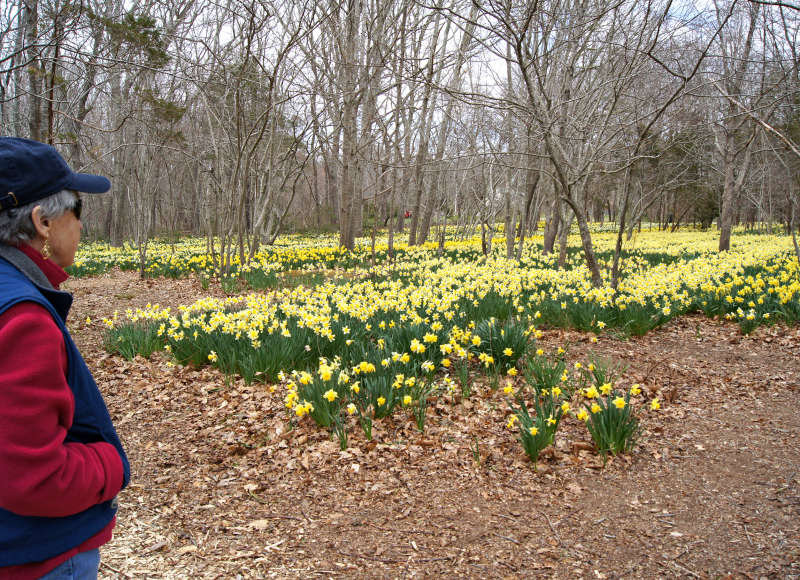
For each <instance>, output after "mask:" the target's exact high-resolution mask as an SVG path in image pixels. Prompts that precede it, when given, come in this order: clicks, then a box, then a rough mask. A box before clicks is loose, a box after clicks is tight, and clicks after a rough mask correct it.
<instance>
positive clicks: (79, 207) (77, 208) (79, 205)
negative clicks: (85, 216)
mask: <svg viewBox="0 0 800 580" xmlns="http://www.w3.org/2000/svg"><path fill="white" fill-rule="evenodd" d="M70 209H71V210H72V213H74V214H75V219H78V220H79V219H81V212H82V211H83V200H82V199H81V198H80V197H77V198H75V205H73V206H72V208H70Z"/></svg>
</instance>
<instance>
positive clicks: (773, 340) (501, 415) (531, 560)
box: [65, 272, 800, 579]
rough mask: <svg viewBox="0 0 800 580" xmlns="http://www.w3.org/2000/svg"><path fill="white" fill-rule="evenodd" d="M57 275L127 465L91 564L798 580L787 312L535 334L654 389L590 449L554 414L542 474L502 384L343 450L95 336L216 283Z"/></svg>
mask: <svg viewBox="0 0 800 580" xmlns="http://www.w3.org/2000/svg"><path fill="white" fill-rule="evenodd" d="M65 289H67V290H70V291H71V292H73V293H74V294H75V304H74V306H73V311H72V313H71V314H70V328H71V330H72V332H73V336H74V337H75V339H76V342H77V343H78V345H79V347H80V348H81V350H82V352H83V354H84V356H85V358H86V360H87V362H88V364H89V367H90V368H91V369H92V371H93V373H94V375H95V378H96V379H97V382H98V384H99V385H100V388H101V390H102V391H103V393H104V396H105V397H106V401H107V403H108V406H109V408H110V410H111V414H112V417H113V418H114V421H115V423H116V425H117V428H118V431H119V433H120V436H121V438H122V440H123V442H124V444H125V445H126V448H127V451H128V454H129V456H130V460H131V465H132V471H133V479H132V482H131V485H130V486H129V487H128V488H127V489H126V490H125V491H124V492H123V493H122V494H121V495H120V506H121V507H120V511H119V515H118V524H117V528H116V530H115V536H114V539H113V540H112V542H111V543H110V544H108V545H107V546H106V547H105V548H104V549H103V563H102V565H101V569H100V572H101V577H103V578H137V579H139V578H237V577H241V578H316V577H329V578H407V577H448V578H457V577H467V578H539V577H542V578H587V579H588V578H622V577H626V578H671V577H690V578H751V579H752V578H759V579H760V578H800V438H798V434H800V329H798V328H796V327H795V328H786V327H781V326H773V327H769V328H761V329H758V330H757V331H756V332H754V333H753V334H752V335H750V336H742V335H741V334H740V332H739V329H738V327H737V326H736V325H734V324H731V323H726V322H720V321H715V320H709V319H707V318H704V317H702V316H688V317H682V318H680V319H676V320H673V321H671V322H670V323H668V324H667V325H665V326H663V327H661V328H660V329H657V330H655V331H653V332H651V333H650V334H648V335H647V336H645V337H641V338H624V337H613V336H611V335H603V336H601V337H600V340H599V342H598V343H597V344H591V343H590V342H589V340H588V339H589V337H588V336H587V335H585V334H582V333H578V332H571V331H563V330H550V331H545V332H544V337H543V338H542V339H541V340H540V345H544V346H543V348H545V349H548V348H550V349H554V348H556V347H557V346H565V345H568V357H569V360H570V362H572V361H575V360H581V361H584V362H585V361H586V360H587V354H588V352H589V351H593V352H595V353H596V354H598V355H600V356H603V357H605V358H607V359H612V360H615V361H619V362H620V363H622V364H624V365H626V366H627V370H626V372H625V380H626V381H629V382H640V383H642V384H643V385H644V386H645V388H648V389H649V390H650V391H651V392H653V393H655V392H658V393H659V394H660V396H661V399H662V401H663V403H662V405H663V406H662V409H661V410H660V411H659V412H658V413H647V414H646V416H645V417H644V419H643V433H642V436H641V438H640V440H639V444H638V446H637V447H636V449H635V450H634V451H633V452H632V453H631V454H630V455H628V456H620V457H616V458H613V459H612V460H610V461H609V462H608V463H607V464H606V465H605V466H603V464H602V461H601V460H600V458H599V457H598V456H597V455H595V454H594V453H593V452H591V451H589V450H587V448H588V447H590V446H589V445H588V441H589V439H588V433H587V432H586V430H585V428H582V427H581V426H580V425H578V424H577V421H575V420H571V421H567V422H565V423H563V424H562V428H561V429H560V430H559V432H558V435H557V441H556V445H555V448H554V449H552V452H551V453H548V454H546V455H545V457H544V458H541V459H540V461H539V469H538V471H537V472H535V471H534V470H533V465H532V463H531V462H530V461H529V460H528V459H527V457H526V456H525V454H524V453H523V451H522V448H521V445H520V444H519V442H518V441H517V440H516V438H515V435H514V433H512V432H511V431H509V430H507V429H506V428H505V423H506V418H507V416H508V408H507V406H506V403H505V398H504V395H503V393H502V389H499V390H497V391H492V390H490V389H489V388H488V387H487V386H486V385H482V384H480V383H479V384H476V385H475V391H474V394H473V395H472V397H470V398H469V399H467V400H463V401H459V402H456V403H452V402H449V401H442V402H440V403H437V404H436V406H435V407H433V408H431V409H430V411H429V416H428V420H427V424H426V428H425V431H424V433H422V434H420V433H419V432H418V431H417V430H416V428H415V425H414V422H413V420H411V419H410V418H409V417H407V416H406V415H404V414H403V413H398V414H395V415H396V416H393V417H392V418H390V419H387V420H382V421H379V422H378V423H377V424H376V426H375V430H374V440H373V441H366V440H365V439H364V437H363V434H361V432H360V430H358V429H353V430H352V431H351V437H350V447H349V449H348V450H347V451H339V447H338V443H337V442H334V441H332V440H331V439H330V437H329V436H328V434H327V433H326V432H325V431H323V430H321V429H318V428H316V427H315V426H313V424H312V423H311V422H310V421H309V420H308V419H306V420H304V421H303V422H301V424H300V426H299V427H297V428H295V429H294V430H289V429H288V423H287V414H286V410H285V409H284V408H283V406H282V398H283V397H282V395H283V394H282V393H279V392H276V393H275V394H270V393H269V390H268V387H266V386H264V385H261V384H253V385H245V384H244V382H242V381H240V380H230V379H229V380H226V379H225V377H224V376H223V375H221V374H220V373H218V372H217V371H216V370H214V369H210V368H201V369H194V368H182V367H174V366H171V365H170V364H169V362H168V359H167V358H166V357H165V356H164V355H163V354H159V353H157V354H154V355H153V356H152V357H151V358H150V359H148V360H146V359H143V358H141V357H139V358H137V359H135V360H133V361H126V360H124V359H122V358H120V357H118V356H110V355H108V354H107V353H106V352H105V351H104V350H103V348H102V337H103V328H104V326H103V324H102V323H101V318H102V317H103V316H110V315H111V314H112V313H113V311H114V310H120V311H121V312H124V310H125V309H126V308H129V307H136V306H143V305H144V304H146V303H148V302H153V303H156V302H158V303H160V304H161V305H162V306H166V305H170V306H173V307H174V306H177V305H179V304H189V303H191V302H193V301H194V300H195V299H198V298H200V297H202V296H207V295H208V294H209V293H214V292H215V290H214V289H213V288H211V289H210V290H203V289H202V288H201V286H200V283H199V282H198V281H197V280H195V279H184V280H177V281H175V280H157V281H152V280H150V281H141V280H139V279H138V278H137V277H136V275H135V274H132V273H122V272H113V273H111V274H108V275H105V276H100V277H95V278H88V279H75V280H70V281H68V282H67V283H66V284H65ZM217 292H218V291H217ZM87 316H89V317H91V319H92V322H91V323H87V322H86V320H85V319H86V317H87Z"/></svg>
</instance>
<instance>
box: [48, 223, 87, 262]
mask: <svg viewBox="0 0 800 580" xmlns="http://www.w3.org/2000/svg"><path fill="white" fill-rule="evenodd" d="M49 222H50V236H49V237H48V240H49V242H50V259H51V260H52V261H53V262H55V263H56V264H58V265H59V266H61V267H62V268H66V267H67V266H70V265H72V263H73V262H74V261H75V252H76V251H77V250H78V242H80V240H81V229H82V228H83V224H82V223H81V220H79V219H78V218H77V217H75V214H74V213H73V211H72V210H67V211H65V212H64V213H63V214H61V215H60V216H58V217H57V218H53V219H51V220H49Z"/></svg>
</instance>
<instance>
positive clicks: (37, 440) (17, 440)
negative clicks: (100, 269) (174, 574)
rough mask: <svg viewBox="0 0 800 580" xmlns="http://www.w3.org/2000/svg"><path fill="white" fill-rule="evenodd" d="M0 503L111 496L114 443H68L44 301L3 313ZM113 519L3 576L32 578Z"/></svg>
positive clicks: (22, 508) (69, 409)
mask: <svg viewBox="0 0 800 580" xmlns="http://www.w3.org/2000/svg"><path fill="white" fill-rule="evenodd" d="M20 250H22V251H23V252H25V254H26V255H27V256H28V257H29V258H31V259H32V260H33V261H34V262H35V263H36V265H37V266H39V268H40V269H41V270H42V272H44V274H45V275H46V276H47V278H48V280H50V283H51V284H52V285H53V287H54V288H58V286H59V284H61V282H63V281H64V280H66V278H67V274H66V272H64V270H62V269H61V268H60V267H58V266H57V265H56V264H54V263H53V262H51V261H50V260H45V259H44V258H43V257H42V256H41V254H39V253H38V252H37V251H36V250H34V249H33V248H31V247H30V246H28V245H22V246H20ZM0 353H2V364H0V507H2V508H4V509H6V510H9V511H11V512H14V513H17V514H20V515H30V516H45V517H59V516H66V515H71V514H75V513H79V512H81V511H83V510H85V509H87V508H88V507H91V506H93V505H95V504H97V503H101V502H104V501H108V500H110V499H113V498H114V496H115V495H117V493H118V492H119V490H120V488H121V487H122V478H123V467H122V460H121V459H120V457H119V454H118V453H117V450H116V449H115V448H114V446H113V445H111V444H110V443H106V442H97V443H89V444H81V443H65V442H64V437H65V435H66V433H67V430H68V429H69V428H70V427H71V426H72V419H73V414H74V411H75V400H74V398H73V395H72V390H71V389H70V387H69V385H68V384H67V353H66V347H65V345H64V337H63V336H62V334H61V330H60V329H59V328H58V326H57V325H56V323H55V321H54V320H53V318H52V317H51V316H50V313H49V312H48V311H47V310H45V308H43V307H42V306H41V305H39V304H35V303H32V302H22V303H20V304H17V305H15V306H12V307H11V308H9V309H8V310H7V311H6V312H4V313H3V314H2V315H0ZM115 523H116V520H112V521H111V522H110V523H109V524H108V525H107V526H106V527H105V528H104V529H103V530H101V531H100V532H99V533H98V534H96V535H95V536H93V537H91V538H89V539H88V540H86V541H85V542H83V543H82V544H80V545H79V546H76V547H75V548H73V549H72V550H69V551H68V552H65V553H63V554H59V555H58V556H56V557H54V558H51V559H49V560H45V561H43V562H35V563H31V564H24V565H20V566H6V567H0V580H11V579H13V580H27V579H29V578H30V579H35V578H39V577H40V576H42V575H44V574H46V573H47V572H49V571H50V570H52V569H54V568H56V567H57V566H58V565H60V564H61V563H63V562H65V561H66V560H68V559H70V558H71V557H72V556H74V555H75V554H78V553H80V552H84V551H87V550H93V549H95V548H98V547H100V546H102V545H103V544H105V543H106V542H108V541H109V540H110V539H111V531H112V529H113V528H114V524H115Z"/></svg>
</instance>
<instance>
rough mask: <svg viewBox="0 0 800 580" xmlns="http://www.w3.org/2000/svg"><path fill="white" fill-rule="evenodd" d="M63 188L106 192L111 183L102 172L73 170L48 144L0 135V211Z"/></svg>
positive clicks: (86, 191)
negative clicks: (95, 173) (92, 173)
mask: <svg viewBox="0 0 800 580" xmlns="http://www.w3.org/2000/svg"><path fill="white" fill-rule="evenodd" d="M64 189H71V190H74V191H80V192H82V193H105V192H106V191H108V190H109V189H111V182H110V181H109V180H108V178H106V177H103V176H101V175H91V174H89V173H76V172H74V171H72V169H70V167H69V165H67V162H66V161H64V158H63V157H61V155H59V153H58V151H56V150H55V149H54V148H53V147H51V146H50V145H47V144H45V143H40V142H39V141H31V140H30V139H22V138H19V137H0V211H3V210H6V209H9V208H14V207H20V206H23V205H27V204H29V203H32V202H34V201H38V200H40V199H44V198H45V197H48V196H51V195H53V194H56V193H58V192H59V191H62V190H64Z"/></svg>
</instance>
